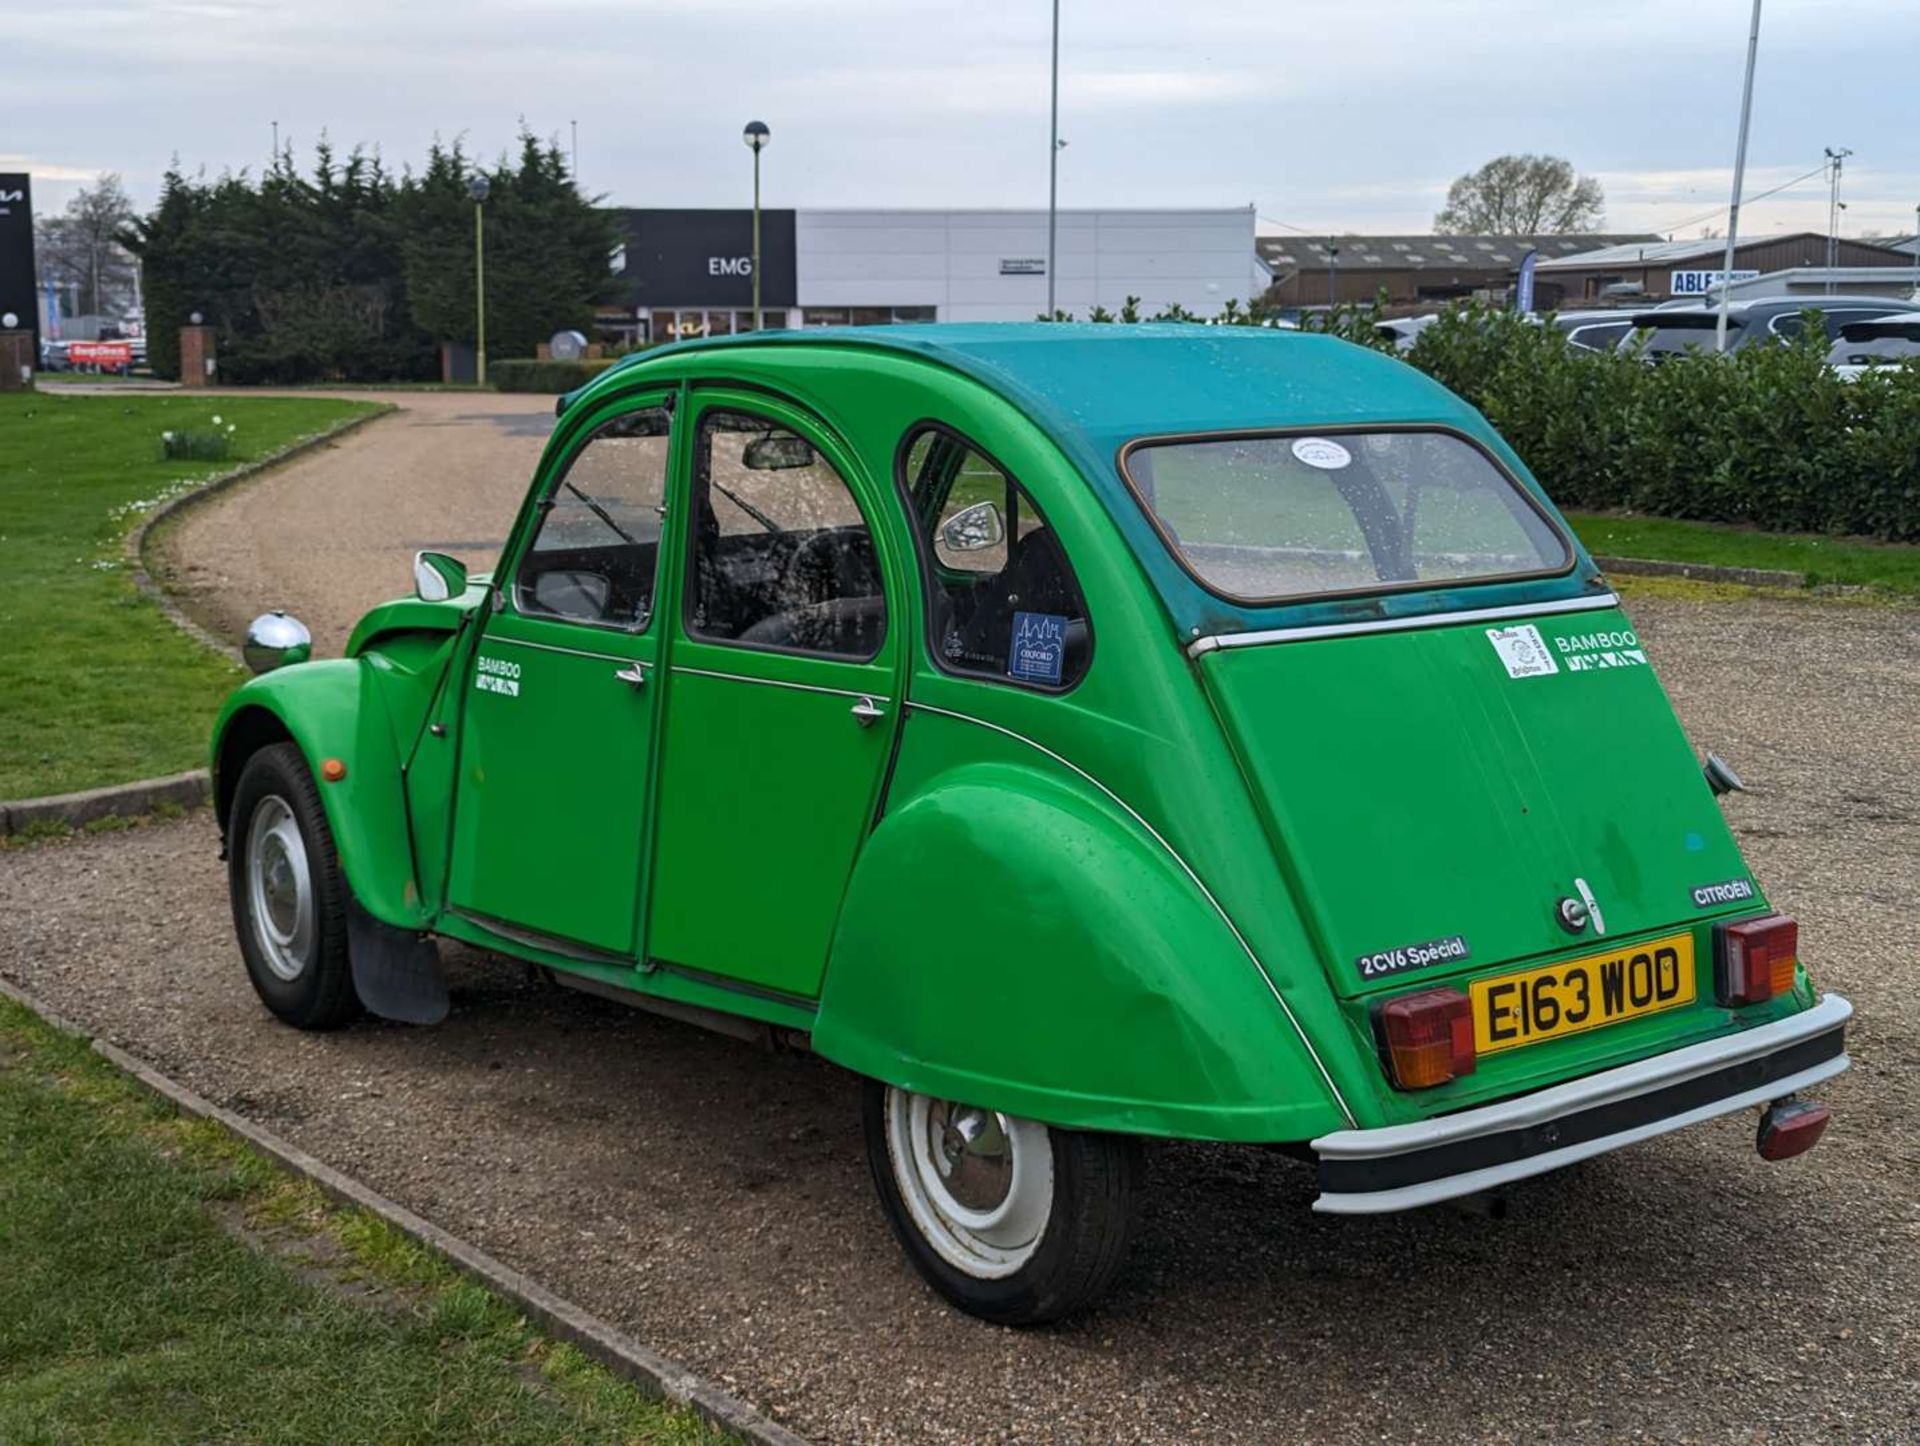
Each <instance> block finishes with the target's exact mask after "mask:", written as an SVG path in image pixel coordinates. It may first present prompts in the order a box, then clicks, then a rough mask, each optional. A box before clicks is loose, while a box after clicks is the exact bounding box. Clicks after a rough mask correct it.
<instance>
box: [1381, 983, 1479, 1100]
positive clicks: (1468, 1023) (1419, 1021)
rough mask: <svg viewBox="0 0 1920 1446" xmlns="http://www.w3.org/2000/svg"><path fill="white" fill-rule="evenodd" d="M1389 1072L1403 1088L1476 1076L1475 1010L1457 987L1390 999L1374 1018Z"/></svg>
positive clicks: (1424, 990) (1419, 1087)
mask: <svg viewBox="0 0 1920 1446" xmlns="http://www.w3.org/2000/svg"><path fill="white" fill-rule="evenodd" d="M1374 1027H1375V1028H1376V1029H1377V1030H1378V1031H1379V1034H1380V1053H1381V1055H1382V1057H1383V1058H1384V1059H1385V1060H1386V1064H1387V1073H1388V1074H1389V1075H1390V1076H1391V1077H1392V1079H1393V1082H1394V1083H1395V1084H1396V1085H1398V1086H1399V1087H1400V1088H1401V1089H1403V1090H1424V1089H1431V1088H1433V1086H1435V1085H1443V1084H1445V1083H1446V1082H1447V1081H1448V1080H1450V1079H1458V1078H1459V1077H1460V1076H1461V1075H1463V1074H1472V1073H1473V1065H1474V1053H1473V1006H1472V1005H1470V1004H1469V1003H1468V1002H1467V996H1466V995H1464V994H1462V993H1461V992H1460V991H1459V990H1458V989H1423V990H1421V991H1420V992H1419V993H1418V994H1403V995H1401V996H1400V997H1399V998H1398V999H1389V1000H1388V1001H1387V1002H1386V1003H1385V1004H1383V1005H1381V1006H1380V1009H1379V1011H1378V1012H1377V1013H1376V1014H1375V1015H1374Z"/></svg>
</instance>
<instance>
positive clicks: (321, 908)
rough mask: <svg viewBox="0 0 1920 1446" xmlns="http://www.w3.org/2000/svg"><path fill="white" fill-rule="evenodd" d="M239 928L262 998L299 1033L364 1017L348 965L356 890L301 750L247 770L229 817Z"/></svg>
mask: <svg viewBox="0 0 1920 1446" xmlns="http://www.w3.org/2000/svg"><path fill="white" fill-rule="evenodd" d="M227 885H228V891H229V892H230V894H231V895H232V899H233V925H234V930H235V932H237V933H238V934H239V936H240V952H241V954H243V955H244V956H245V957H246V961H247V975H248V977H249V978H251V979H252V980H253V988H254V992H255V993H256V994H258V995H259V996H260V999H261V1002H263V1003H264V1004H265V1005H266V1006H267V1008H268V1009H271V1010H272V1011H273V1012H274V1013H275V1014H276V1015H278V1016H279V1017H280V1018H281V1019H283V1020H285V1021H286V1022H287V1023H288V1024H291V1025H293V1026H294V1027H296V1028H298V1029H338V1028H339V1027H340V1026H341V1025H343V1024H349V1023H351V1022H352V1021H353V1020H355V1019H357V1018H358V1017H359V1015H360V999H359V996H358V995H356V994H355V993H354V990H353V971H352V969H351V967H350V966H349V964H348V961H347V886H346V881H345V880H344V879H342V878H341V876H340V860H339V857H338V856H337V855H336V854H335V853H334V851H333V830H331V829H330V828H328V827H327V816H326V812H325V810H324V809H322V808H321V806H320V795H319V792H318V791H317V790H316V789H315V787H314V782H313V775H312V773H310V772H309V771H308V769H307V761H306V759H305V758H304V757H302V756H301V753H300V750H299V748H298V747H297V746H295V745H294V744H292V743H276V744H274V745H273V746H271V747H269V748H262V749H261V750H260V751H259V752H258V753H255V754H254V755H253V756H252V757H251V758H249V759H248V760H247V762H246V766H245V767H243V768H242V769H241V770H240V778H239V781H238V783H236V784H235V786H234V790H233V807H232V810H231V811H230V812H229V814H228V816H227Z"/></svg>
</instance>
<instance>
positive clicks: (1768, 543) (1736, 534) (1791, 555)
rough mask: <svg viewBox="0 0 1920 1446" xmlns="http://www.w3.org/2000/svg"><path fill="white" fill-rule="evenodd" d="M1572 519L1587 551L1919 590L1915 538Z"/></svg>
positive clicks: (1657, 520)
mask: <svg viewBox="0 0 1920 1446" xmlns="http://www.w3.org/2000/svg"><path fill="white" fill-rule="evenodd" d="M1567 520H1568V521H1569V522H1571V523H1572V524H1573V526H1574V530H1575V531H1576V532H1578V533H1579V534H1580V540H1581V541H1582V542H1584V543H1585V544H1586V545H1587V550H1588V551H1589V552H1595V553H1603V554H1605V555H1606V556H1609V557H1635V558H1652V559H1657V560H1659V561H1662V562H1703V563H1711V564H1713V565H1714V566H1716V567H1762V568H1772V569H1780V570H1784V571H1787V572H1802V573H1805V574H1806V576H1807V582H1808V583H1809V584H1821V583H1840V584H1844V585H1847V586H1852V587H1873V588H1881V589H1883V590H1885V591H1888V592H1896V593H1916V592H1920V547H1916V546H1912V545H1909V544H1903V543H1896V542H1873V541H1870V540H1867V539H1864V538H1858V537H1822V536H1818V535H1815V534H1808V533H1800V532H1756V531H1753V530H1751V529H1749V528H1742V527H1726V526H1722V525H1720V524H1718V523H1712V522H1676V521H1673V520H1671V519H1669V518H1664V517H1615V516H1611V515H1607V514H1603V513H1590V512H1570V513H1568V514H1567Z"/></svg>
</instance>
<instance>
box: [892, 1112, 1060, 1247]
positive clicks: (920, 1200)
mask: <svg viewBox="0 0 1920 1446" xmlns="http://www.w3.org/2000/svg"><path fill="white" fill-rule="evenodd" d="M887 1154H888V1157H889V1159H890V1161H891V1163H892V1165H893V1174H894V1180H895V1182H896V1183H897V1184H898V1185H899V1187H900V1196H901V1198H902V1200H904V1201H905V1202H906V1206H907V1211H908V1214H909V1215H910V1216H911V1217H912V1219H913V1223H914V1225H915V1226H916V1228H917V1229H918V1230H919V1232H920V1234H921V1236H922V1237H924V1238H925V1240H926V1241H927V1243H928V1244H929V1245H931V1246H932V1247H933V1248H934V1250H935V1251H937V1252H938V1253H939V1255H940V1257H941V1258H942V1259H943V1260H945V1261H946V1262H947V1263H948V1264H949V1265H952V1266H954V1267H955V1268H956V1269H959V1270H962V1271H964V1272H966V1273H967V1274H968V1275H972V1276H976V1277H979V1278H980V1279H983V1280H993V1279H998V1278H1000V1277H1003V1276H1008V1275H1012V1274H1013V1273H1014V1272H1015V1271H1017V1270H1019V1269H1020V1267H1021V1266H1023V1265H1025V1264H1026V1263H1027V1261H1028V1260H1030V1259H1032V1258H1033V1253H1034V1251H1036V1250H1037V1249H1039V1247H1040V1240H1041V1237H1042V1236H1043V1235H1044V1234H1045V1232H1046V1228H1047V1220H1048V1218H1049V1217H1050V1216H1051V1215H1052V1213H1053V1144H1052V1141H1051V1140H1050V1139H1049V1138H1048V1136H1047V1127H1046V1126H1045V1125H1040V1124H1035V1123H1034V1122H1033V1121H1032V1120H1021V1119H1015V1118H1014V1117H1012V1116H1010V1115H1003V1114H1000V1113H998V1112H996V1111H993V1110H983V1109H979V1108H977V1107H975V1106H972V1105H963V1104H957V1103H955V1102H953V1101H951V1100H936V1099H932V1098H929V1097H928V1096H926V1095H916V1094H909V1093H907V1092H906V1091H904V1090H896V1089H889V1090H888V1091H887Z"/></svg>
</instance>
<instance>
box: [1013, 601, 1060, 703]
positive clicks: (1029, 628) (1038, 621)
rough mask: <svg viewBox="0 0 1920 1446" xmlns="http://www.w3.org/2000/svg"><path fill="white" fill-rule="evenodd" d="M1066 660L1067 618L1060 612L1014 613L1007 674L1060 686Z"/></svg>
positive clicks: (1021, 679) (1026, 681)
mask: <svg viewBox="0 0 1920 1446" xmlns="http://www.w3.org/2000/svg"><path fill="white" fill-rule="evenodd" d="M1066 662H1067V620H1066V619H1065V618H1064V617H1062V616H1061V615H1060V614H1059V613H1015V614H1014V615H1013V645H1012V646H1011V647H1010V648H1009V649H1008V650H1007V676H1008V677H1009V678H1018V679H1020V681H1021V682H1023V683H1052V684H1053V685H1054V686H1056V687H1058V686H1059V683H1060V675H1061V673H1062V671H1063V670H1064V669H1065V667H1066Z"/></svg>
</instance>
